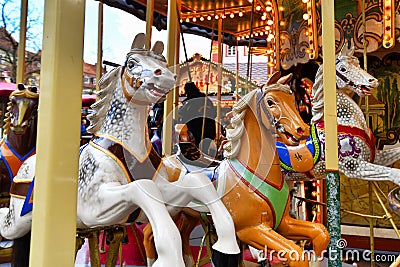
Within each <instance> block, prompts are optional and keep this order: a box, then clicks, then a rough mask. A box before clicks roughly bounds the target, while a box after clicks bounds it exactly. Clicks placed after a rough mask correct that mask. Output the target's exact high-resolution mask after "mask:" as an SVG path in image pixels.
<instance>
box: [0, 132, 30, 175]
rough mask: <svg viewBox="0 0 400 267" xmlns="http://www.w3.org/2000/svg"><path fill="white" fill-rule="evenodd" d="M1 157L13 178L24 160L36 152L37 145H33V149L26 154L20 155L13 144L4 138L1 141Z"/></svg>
mask: <svg viewBox="0 0 400 267" xmlns="http://www.w3.org/2000/svg"><path fill="white" fill-rule="evenodd" d="M0 153H1V154H0V159H1V160H3V162H4V164H5V165H6V167H7V169H8V174H9V176H10V177H11V179H12V178H14V176H15V175H17V172H18V170H19V168H20V167H21V166H22V163H24V161H25V160H26V159H27V158H28V157H30V156H32V155H33V154H35V153H36V147H33V148H32V149H31V151H29V152H28V153H26V155H23V156H20V155H19V154H18V153H17V152H16V151H15V150H14V149H13V148H12V147H11V146H10V144H8V142H7V139H3V140H2V141H1V143H0Z"/></svg>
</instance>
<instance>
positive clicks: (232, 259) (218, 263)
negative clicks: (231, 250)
mask: <svg viewBox="0 0 400 267" xmlns="http://www.w3.org/2000/svg"><path fill="white" fill-rule="evenodd" d="M211 258H212V264H213V266H214V267H238V266H239V254H224V253H221V252H219V251H217V250H214V249H212V257H211Z"/></svg>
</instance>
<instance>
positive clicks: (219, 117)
mask: <svg viewBox="0 0 400 267" xmlns="http://www.w3.org/2000/svg"><path fill="white" fill-rule="evenodd" d="M222 22H223V21H222V18H220V19H219V20H218V91H217V118H216V121H217V139H219V136H220V135H221V127H220V122H221V90H222V82H223V78H222V45H223V40H222V37H223V34H224V33H223V32H222Z"/></svg>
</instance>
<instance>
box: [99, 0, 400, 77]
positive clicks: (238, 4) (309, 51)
mask: <svg viewBox="0 0 400 267" xmlns="http://www.w3.org/2000/svg"><path fill="white" fill-rule="evenodd" d="M97 1H98V0H97ZM102 2H104V3H105V4H107V5H109V6H111V7H116V8H119V9H122V10H124V11H126V12H129V13H131V14H133V15H134V16H136V17H138V18H140V19H142V20H146V4H147V0H102ZM398 6H400V1H399V0H396V1H383V2H382V3H380V2H379V1H378V2H373V1H366V3H365V5H364V6H363V5H362V1H350V0H347V1H335V19H336V23H335V36H336V52H339V51H340V49H341V48H342V47H343V46H344V45H348V46H349V47H355V50H356V52H360V53H362V52H363V50H364V45H363V42H364V41H363V39H364V38H365V42H366V44H367V47H366V49H367V53H372V52H378V53H380V52H383V53H386V52H385V51H389V50H391V49H395V48H396V47H397V46H398V44H397V45H396V36H395V31H396V30H398V28H399V26H398V25H399V24H398V23H397V24H396V23H395V18H396V7H397V8H398ZM167 7H168V1H167V0H154V14H153V18H154V26H155V27H156V28H157V29H158V30H161V29H166V28H167V19H166V15H167ZM363 13H365V25H366V26H365V27H364V26H363V19H362V17H363V15H362V14H363ZM179 17H180V22H181V24H182V29H183V32H185V33H192V34H196V35H200V36H204V37H207V38H211V37H212V36H214V39H217V34H218V32H217V30H216V29H217V28H218V27H217V24H218V20H221V19H222V28H223V29H222V31H223V42H224V43H226V44H228V45H231V46H234V45H248V44H249V41H250V40H251V47H252V49H251V53H254V54H260V55H267V56H269V57H270V61H269V62H268V64H269V65H270V66H272V67H274V66H276V67H277V68H278V69H279V68H283V69H285V70H287V69H289V68H291V67H293V66H296V65H297V64H299V63H307V62H308V61H310V60H315V59H318V58H322V53H321V46H322V44H321V35H322V32H321V24H322V20H321V0H293V1H277V0H231V1H226V0H214V1H207V0H182V1H181V12H180V16H179ZM212 29H214V34H212ZM364 31H365V34H364Z"/></svg>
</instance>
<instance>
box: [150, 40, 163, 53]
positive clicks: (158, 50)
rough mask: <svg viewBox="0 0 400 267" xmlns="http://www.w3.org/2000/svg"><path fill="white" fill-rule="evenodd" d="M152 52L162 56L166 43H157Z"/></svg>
mask: <svg viewBox="0 0 400 267" xmlns="http://www.w3.org/2000/svg"><path fill="white" fill-rule="evenodd" d="M151 51H153V52H154V53H157V54H160V55H161V54H162V52H163V51H164V43H163V42H161V41H157V42H156V43H155V44H154V45H153V48H152V49H151Z"/></svg>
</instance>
